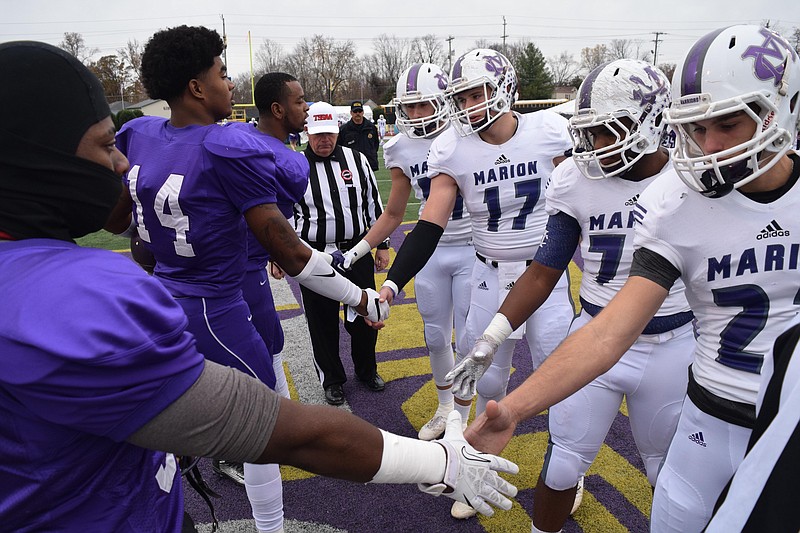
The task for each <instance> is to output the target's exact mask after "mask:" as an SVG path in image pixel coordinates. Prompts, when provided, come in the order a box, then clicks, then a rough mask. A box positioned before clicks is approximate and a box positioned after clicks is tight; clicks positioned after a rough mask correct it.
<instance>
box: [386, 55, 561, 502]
mask: <svg viewBox="0 0 800 533" xmlns="http://www.w3.org/2000/svg"><path fill="white" fill-rule="evenodd" d="M516 92H517V76H516V73H515V71H514V67H513V66H512V65H511V63H510V62H509V61H508V59H507V58H506V57H505V56H503V55H502V54H500V53H498V52H496V51H494V50H489V49H482V48H479V49H476V50H472V51H471V52H468V53H466V54H464V55H463V56H461V57H459V58H458V59H457V60H456V61H455V63H454V64H453V69H452V72H451V76H450V86H449V87H448V89H447V91H446V95H447V98H448V100H449V104H450V109H451V119H452V123H453V127H452V128H449V129H447V130H446V131H444V132H443V133H442V134H441V135H439V136H438V137H437V138H436V140H435V141H434V142H433V144H432V145H431V148H430V153H429V155H428V175H429V176H430V177H431V190H430V194H429V196H428V201H427V202H426V204H425V209H423V211H422V214H421V215H420V221H419V222H418V223H417V225H416V226H415V228H414V230H413V231H412V232H411V233H410V234H409V235H408V237H407V238H406V242H405V243H404V244H403V246H402V248H401V249H400V251H399V252H398V255H397V257H396V258H395V261H394V264H393V266H392V268H391V269H390V271H389V274H388V276H387V281H386V283H384V286H383V288H382V289H381V296H382V298H386V299H387V301H389V302H391V300H392V298H393V297H394V295H395V294H397V292H399V290H400V289H401V288H402V287H403V285H405V284H406V283H407V282H408V281H409V280H410V279H411V277H413V276H414V275H415V274H416V273H417V272H418V271H419V270H420V269H421V268H422V266H423V265H425V263H426V262H427V261H428V258H429V257H430V256H431V254H432V253H433V251H434V250H435V248H436V244H437V242H438V240H439V238H440V236H441V235H442V233H443V231H444V228H445V227H446V226H447V224H448V221H449V219H450V217H451V214H452V212H453V209H454V207H455V206H456V201H457V199H458V198H459V192H460V194H461V196H462V197H463V199H464V205H465V207H466V208H467V211H469V214H470V221H471V226H472V239H473V245H474V246H475V252H476V254H475V255H476V257H475V259H474V260H473V263H474V265H473V269H472V278H471V285H472V294H471V297H470V307H469V314H468V315H467V343H468V344H467V346H471V345H472V344H473V343H474V341H475V339H476V338H477V337H478V336H479V335H480V334H481V333H482V332H483V330H484V329H485V328H486V326H487V325H488V324H489V322H490V321H491V319H492V317H493V316H494V314H495V312H497V309H498V308H499V307H500V304H501V303H502V301H503V298H505V296H506V294H508V291H510V290H511V287H513V285H514V283H515V282H516V280H517V278H518V277H519V275H520V274H522V272H523V271H524V270H525V267H526V264H527V263H528V262H530V261H531V260H532V259H533V256H534V255H535V253H536V249H537V247H538V246H539V243H540V242H541V240H542V234H543V232H544V227H545V222H546V219H547V215H546V214H545V211H544V188H545V184H546V183H547V181H548V180H549V178H550V174H551V172H552V171H553V169H554V168H555V165H556V164H557V163H559V162H561V161H563V160H564V159H565V156H564V153H565V152H566V151H567V150H569V149H570V148H572V142H571V140H570V137H569V132H568V130H567V121H566V119H564V118H563V117H561V116H559V115H557V114H555V113H553V112H551V111H541V112H537V113H531V114H527V115H520V114H518V113H515V112H513V111H511V106H512V104H513V103H514V100H515V98H516ZM568 285H569V283H568V276H567V275H566V274H565V275H564V276H562V277H561V278H560V279H559V281H558V283H557V284H556V287H555V289H554V290H553V293H552V295H551V296H550V297H549V298H548V299H547V301H546V302H544V303H543V304H542V306H541V310H540V311H539V312H537V313H534V314H533V316H532V317H531V318H530V319H529V320H528V321H526V324H525V325H524V326H523V327H521V328H520V329H519V330H518V331H517V335H513V336H512V337H511V340H509V341H508V342H505V343H503V344H502V345H501V346H500V347H499V348H498V350H497V354H496V356H495V358H494V361H493V363H492V365H491V367H490V368H489V369H488V370H487V372H486V374H485V375H484V376H483V377H482V378H481V380H480V382H479V383H478V385H477V393H478V402H477V412H478V413H481V412H483V409H484V406H485V405H486V402H487V401H488V400H491V399H495V400H499V399H501V398H502V397H503V396H505V394H506V387H507V385H508V378H509V374H510V371H511V357H512V355H513V350H514V344H515V342H516V339H518V338H521V336H522V334H523V333H524V332H525V331H524V330H525V329H527V340H528V345H529V346H530V351H531V355H532V357H533V359H534V367H536V366H538V365H539V364H541V362H542V361H543V360H544V358H545V357H546V356H547V355H548V354H549V353H550V352H551V351H552V350H553V349H555V347H556V346H557V345H558V343H559V342H561V340H562V339H563V338H564V336H565V335H566V332H567V329H568V327H569V323H570V321H571V320H572V318H573V316H574V310H573V308H572V303H571V300H570V296H569V286H568ZM461 356H462V357H463V354H461ZM471 401H472V396H467V397H465V398H459V397H458V396H456V398H455V408H456V409H457V410H459V412H460V413H461V414H462V417H463V419H464V420H466V418H467V416H468V415H469V410H470V405H471ZM453 515H454V516H456V517H457V518H466V517H468V516H472V515H474V511H472V510H471V509H469V507H468V506H465V505H459V506H454V510H453Z"/></svg>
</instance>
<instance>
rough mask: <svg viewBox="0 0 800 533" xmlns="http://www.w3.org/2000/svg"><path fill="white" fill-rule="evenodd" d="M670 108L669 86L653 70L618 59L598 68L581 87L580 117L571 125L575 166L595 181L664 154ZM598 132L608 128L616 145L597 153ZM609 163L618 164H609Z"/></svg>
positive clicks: (643, 63) (577, 108)
mask: <svg viewBox="0 0 800 533" xmlns="http://www.w3.org/2000/svg"><path fill="white" fill-rule="evenodd" d="M669 103H670V85H669V80H668V79H667V76H666V75H665V74H664V73H663V72H661V71H660V70H659V69H657V68H656V67H654V66H653V65H651V64H649V63H646V62H644V61H638V60H635V59H618V60H616V61H611V62H609V63H606V64H604V65H601V66H599V67H597V68H596V69H594V70H593V71H592V72H590V73H589V75H588V76H587V77H586V79H585V80H584V81H583V83H582V84H581V88H580V89H579V91H578V98H577V99H576V112H575V114H574V115H573V116H572V118H570V120H569V130H570V134H571V135H572V142H573V144H574V149H573V151H572V158H573V160H574V161H575V164H576V165H577V166H578V168H579V169H580V170H581V172H582V173H583V174H584V175H585V176H586V177H587V178H591V179H599V178H608V177H611V176H619V175H622V174H624V173H625V172H627V171H628V170H630V168H631V167H632V166H633V165H634V164H635V163H636V162H637V161H639V159H641V158H642V157H643V156H644V155H645V154H651V153H653V152H655V151H656V150H658V147H659V146H660V145H661V142H662V139H663V137H664V135H665V133H666V129H667V124H666V122H664V120H663V113H664V111H666V110H667V108H668V107H669ZM621 119H627V120H621ZM598 126H604V127H605V128H607V129H608V131H609V132H610V133H611V134H612V135H613V136H614V137H615V138H616V140H615V142H613V143H612V144H610V145H608V146H603V147H599V148H595V146H594V136H593V135H592V133H591V132H590V131H589V129H590V128H596V127H598ZM609 157H611V158H614V159H615V161H614V162H613V163H611V164H604V163H603V160H604V159H606V158H609Z"/></svg>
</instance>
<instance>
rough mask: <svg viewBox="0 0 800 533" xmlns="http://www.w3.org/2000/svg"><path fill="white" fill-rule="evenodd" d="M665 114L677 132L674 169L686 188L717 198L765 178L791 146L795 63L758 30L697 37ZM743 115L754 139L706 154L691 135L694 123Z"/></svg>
mask: <svg viewBox="0 0 800 533" xmlns="http://www.w3.org/2000/svg"><path fill="white" fill-rule="evenodd" d="M673 82H674V83H673V87H675V91H676V97H675V99H674V102H673V103H672V107H671V108H670V109H669V110H668V111H667V113H666V115H665V117H666V120H667V122H669V123H670V124H671V125H672V126H673V127H674V128H675V130H676V131H677V134H678V135H677V139H676V149H675V153H674V154H673V164H674V165H675V170H677V172H678V175H679V176H680V177H681V179H683V181H684V182H685V183H686V184H687V185H688V186H689V187H691V188H692V189H694V190H696V191H698V192H700V193H702V194H704V195H706V196H708V197H712V198H715V197H719V196H724V195H725V194H728V193H729V192H730V191H732V190H733V189H735V188H739V187H741V186H742V185H744V184H746V183H749V182H751V181H752V180H754V179H756V178H757V177H758V176H760V175H762V174H764V173H765V172H766V171H768V170H769V169H770V168H772V166H773V165H775V164H776V163H777V162H778V161H779V160H780V159H781V157H782V156H783V155H784V154H785V153H786V152H787V151H789V150H790V149H791V148H792V145H793V143H794V138H795V134H796V132H797V127H798V117H800V114H799V113H798V109H799V108H800V102H798V94H800V61H799V60H798V55H797V52H796V51H795V50H794V49H793V48H792V47H791V46H790V45H789V44H788V43H787V42H786V41H785V40H784V39H783V38H782V37H781V36H780V35H778V34H776V33H773V32H772V31H771V30H769V29H767V28H764V27H761V26H757V25H737V26H730V27H728V28H723V29H720V30H716V31H714V32H711V33H709V34H708V35H706V36H705V37H702V38H701V39H700V40H699V41H697V43H695V45H694V46H693V47H692V49H691V50H689V53H688V54H687V56H686V58H685V59H684V61H683V62H682V63H681V64H679V65H678V67H677V69H676V70H675V75H674V77H673ZM737 111H741V112H744V113H745V114H746V115H747V116H748V117H750V118H751V119H752V120H753V121H755V123H756V129H755V133H754V134H753V137H752V138H751V139H749V140H748V141H746V142H743V143H740V144H738V145H737V146H734V147H731V148H729V149H726V150H723V151H721V152H717V153H713V154H705V153H703V151H702V149H701V148H700V145H699V144H698V143H697V142H696V141H695V139H694V138H693V137H692V130H693V125H694V123H696V122H698V121H701V120H707V119H713V118H717V117H720V116H723V115H728V114H731V113H735V112H737Z"/></svg>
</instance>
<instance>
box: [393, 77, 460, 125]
mask: <svg viewBox="0 0 800 533" xmlns="http://www.w3.org/2000/svg"><path fill="white" fill-rule="evenodd" d="M447 85H448V80H447V74H445V73H444V71H443V70H442V69H441V68H439V67H438V66H436V65H434V64H433V63H417V64H414V65H411V66H410V67H408V68H407V69H406V70H404V71H403V73H402V74H400V77H399V78H398V79H397V93H396V94H397V96H396V97H395V98H394V100H392V103H393V104H394V105H395V111H396V114H397V120H396V124H397V127H398V129H400V131H402V132H403V133H405V134H406V135H407V136H409V137H411V138H412V139H419V138H422V137H434V136H436V135H438V134H439V132H441V131H442V130H443V129H445V128H446V127H447V125H448V124H449V118H448V108H447V102H446V101H445V98H444V91H445V89H447ZM420 102H430V104H431V105H432V106H433V110H434V111H433V114H432V115H430V116H427V117H423V118H411V117H409V116H408V113H406V110H405V105H407V104H416V103H420Z"/></svg>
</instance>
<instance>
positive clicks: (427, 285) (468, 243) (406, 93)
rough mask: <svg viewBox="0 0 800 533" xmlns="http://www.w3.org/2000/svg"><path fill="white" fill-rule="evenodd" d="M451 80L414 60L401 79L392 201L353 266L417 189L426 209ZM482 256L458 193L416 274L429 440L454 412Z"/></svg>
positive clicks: (391, 226)
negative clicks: (457, 359) (475, 270)
mask: <svg viewBox="0 0 800 533" xmlns="http://www.w3.org/2000/svg"><path fill="white" fill-rule="evenodd" d="M447 84H448V77H447V74H445V73H444V72H443V71H442V69H441V68H440V67H438V66H437V65H434V64H432V63H417V64H414V65H411V66H410V67H408V68H407V69H406V70H405V71H403V73H402V74H401V75H400V78H398V80H397V93H396V96H395V99H394V104H395V109H396V110H397V122H396V123H397V127H398V128H399V129H400V131H401V132H403V133H404V135H396V136H395V137H392V139H391V140H389V141H388V142H387V143H386V144H385V145H384V147H383V157H384V162H385V166H386V168H388V169H389V170H390V173H391V177H392V189H391V192H390V193H389V201H388V202H387V204H386V209H385V210H384V212H383V214H382V215H381V216H380V217H379V218H378V220H377V221H376V222H375V224H374V225H373V226H372V228H370V230H369V232H368V233H367V234H366V235H365V236H364V240H363V241H362V242H359V243H358V244H357V245H356V246H355V247H353V248H352V249H351V250H348V251H347V252H345V253H344V254H343V256H342V257H343V266H344V267H345V268H348V267H349V266H350V265H351V264H352V263H353V262H355V261H357V260H358V259H359V258H361V257H363V256H364V255H366V254H367V253H369V250H370V248H371V246H372V245H371V243H376V244H377V243H380V242H381V241H384V239H386V238H387V237H389V235H390V234H391V233H392V232H393V231H394V230H395V229H397V227H398V226H399V225H400V223H401V222H403V217H404V216H405V210H406V204H407V203H408V197H409V195H410V193H411V190H412V188H413V190H414V195H415V196H416V197H417V198H418V199H419V201H420V213H422V210H423V209H424V208H425V201H426V200H427V198H428V194H429V193H430V188H431V187H430V184H431V180H430V178H429V177H428V163H427V158H428V150H429V149H430V147H431V143H433V140H434V139H435V138H436V137H437V136H438V135H439V134H440V133H442V132H443V131H444V130H445V129H446V128H447V127H448V126H449V125H450V122H449V118H448V114H449V113H448V106H447V102H446V101H445V97H444V91H445V89H447ZM474 258H475V249H474V248H473V247H472V228H471V227H470V222H469V215H468V213H467V211H466V210H465V209H464V201H463V199H462V198H461V195H458V197H457V198H456V204H455V208H454V209H453V213H452V215H451V216H450V220H449V221H448V222H447V228H445V231H444V233H443V234H442V237H441V239H439V244H438V246H437V247H436V251H435V252H434V253H433V255H432V256H431V258H430V259H429V260H428V263H427V264H426V265H425V267H424V268H423V269H422V270H420V271H419V273H418V274H417V276H416V277H415V278H414V286H415V289H416V291H415V292H416V295H417V308H418V309H419V313H420V315H422V320H423V322H424V324H425V344H426V345H427V348H428V353H429V354H430V358H431V369H432V370H433V380H434V382H435V383H436V389H437V394H438V397H439V407H438V408H437V410H436V413H435V414H434V415H433V417H432V418H431V419H430V420H429V421H428V422H427V423H426V424H425V425H424V426H422V428H421V429H420V431H419V438H420V439H422V440H433V439H435V438H437V437H438V436H439V435H441V434H442V432H444V430H445V427H446V424H447V415H448V414H449V413H450V411H452V410H453V394H452V393H451V392H450V385H449V384H448V383H446V380H445V375H446V374H447V373H448V372H449V371H450V370H452V369H453V346H452V338H453V326H454V324H455V332H456V335H455V340H456V352H457V353H461V354H464V353H466V352H467V351H468V350H469V346H468V345H466V343H465V338H466V332H465V324H466V319H467V310H468V309H469V299H470V276H471V274H472V262H473V260H474Z"/></svg>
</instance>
